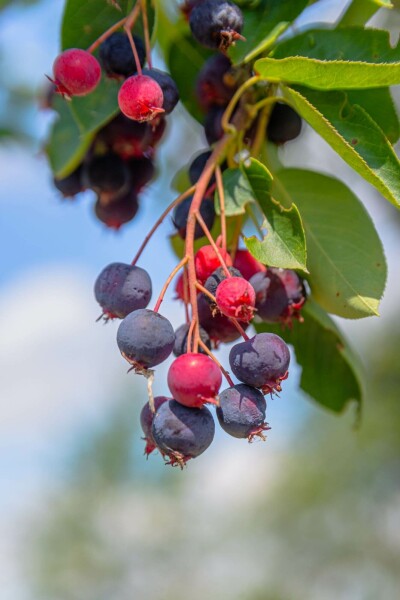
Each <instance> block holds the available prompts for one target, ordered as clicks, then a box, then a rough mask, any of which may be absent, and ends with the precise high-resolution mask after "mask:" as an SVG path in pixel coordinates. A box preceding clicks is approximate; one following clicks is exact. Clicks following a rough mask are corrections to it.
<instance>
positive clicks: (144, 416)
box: [140, 396, 170, 456]
mask: <svg viewBox="0 0 400 600" xmlns="http://www.w3.org/2000/svg"><path fill="white" fill-rule="evenodd" d="M169 400H170V398H167V397H166V396H156V397H155V398H154V409H155V412H154V413H153V411H152V410H151V407H150V404H149V403H148V402H146V404H145V405H144V406H143V408H142V410H141V412H140V426H141V428H142V430H143V433H144V435H145V437H144V440H145V442H146V446H145V449H144V453H145V454H146V456H149V454H151V453H152V452H153V450H155V449H156V443H155V441H154V438H153V434H152V432H151V428H152V425H153V421H154V416H155V413H156V412H157V410H158V409H159V408H160V406H161V404H164V402H168V401H169Z"/></svg>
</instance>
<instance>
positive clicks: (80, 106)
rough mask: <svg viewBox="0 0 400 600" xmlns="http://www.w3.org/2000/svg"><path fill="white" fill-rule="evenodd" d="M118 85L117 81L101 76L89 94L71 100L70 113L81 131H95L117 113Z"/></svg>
mask: <svg viewBox="0 0 400 600" xmlns="http://www.w3.org/2000/svg"><path fill="white" fill-rule="evenodd" d="M120 86H121V84H120V83H118V82H117V81H115V80H113V79H108V78H106V77H103V78H102V80H101V81H100V83H99V85H98V86H97V88H96V89H95V90H94V91H93V92H92V93H91V94H88V95H87V96H84V97H82V98H73V99H72V100H71V111H72V114H73V115H74V117H75V120H76V122H77V124H78V126H79V128H80V130H81V131H82V132H85V133H91V132H96V131H97V130H98V129H100V128H101V127H103V125H105V124H106V123H108V121H110V119H112V117H114V116H115V115H117V114H118V113H119V108H118V90H119V88H120Z"/></svg>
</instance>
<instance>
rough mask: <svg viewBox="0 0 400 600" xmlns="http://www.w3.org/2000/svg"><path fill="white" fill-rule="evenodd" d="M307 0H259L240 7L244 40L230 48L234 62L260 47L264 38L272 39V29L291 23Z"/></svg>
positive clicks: (263, 42)
mask: <svg viewBox="0 0 400 600" xmlns="http://www.w3.org/2000/svg"><path fill="white" fill-rule="evenodd" d="M307 4H308V0H279V2H277V0H261V1H260V2H259V3H258V5H256V6H251V7H246V6H243V7H241V10H242V12H243V20H244V27H243V31H242V34H243V36H244V37H245V38H246V41H245V42H243V41H238V42H237V43H236V45H235V46H234V47H233V48H231V49H230V51H229V55H230V57H231V59H232V61H233V63H234V64H238V63H240V62H242V61H243V60H244V59H245V58H246V57H247V55H249V54H250V53H251V54H253V51H254V49H255V48H257V47H260V48H262V47H263V46H264V44H265V42H266V40H273V38H274V35H271V32H273V30H275V31H278V30H279V29H280V28H281V27H282V26H286V25H287V24H289V23H291V22H292V21H293V20H294V19H295V18H296V17H297V16H298V15H299V14H300V13H301V12H303V10H304V8H305V7H306V6H307Z"/></svg>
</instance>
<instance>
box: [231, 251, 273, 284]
mask: <svg viewBox="0 0 400 600" xmlns="http://www.w3.org/2000/svg"><path fill="white" fill-rule="evenodd" d="M233 266H234V267H235V268H236V269H238V270H239V271H240V273H241V274H242V277H244V278H245V279H247V281H249V280H250V279H251V278H252V277H253V275H255V274H256V273H260V272H265V271H266V270H267V267H265V266H264V265H262V264H261V263H260V262H258V260H257V259H256V258H254V256H253V255H252V254H250V252H249V251H248V250H237V251H236V254H235V260H234V261H233Z"/></svg>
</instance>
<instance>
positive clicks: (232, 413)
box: [217, 383, 268, 441]
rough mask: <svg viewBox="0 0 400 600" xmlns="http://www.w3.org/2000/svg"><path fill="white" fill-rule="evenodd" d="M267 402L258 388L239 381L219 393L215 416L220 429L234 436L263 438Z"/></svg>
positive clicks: (250, 439) (265, 426)
mask: <svg viewBox="0 0 400 600" xmlns="http://www.w3.org/2000/svg"><path fill="white" fill-rule="evenodd" d="M266 409H267V403H266V402H265V398H264V395H263V394H262V393H261V392H260V390H258V389H256V388H254V387H251V386H249V385H245V384H244V383H239V384H237V385H234V386H233V387H230V388H228V389H226V390H224V391H223V392H221V393H220V395H219V406H218V408H217V417H218V421H219V424H220V425H221V427H222V429H223V430H224V431H226V433H229V435H231V436H233V437H236V438H247V439H248V440H249V441H252V439H253V438H254V437H256V436H259V437H261V438H263V439H264V436H263V431H265V430H266V429H268V426H267V424H266V423H265V412H266Z"/></svg>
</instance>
